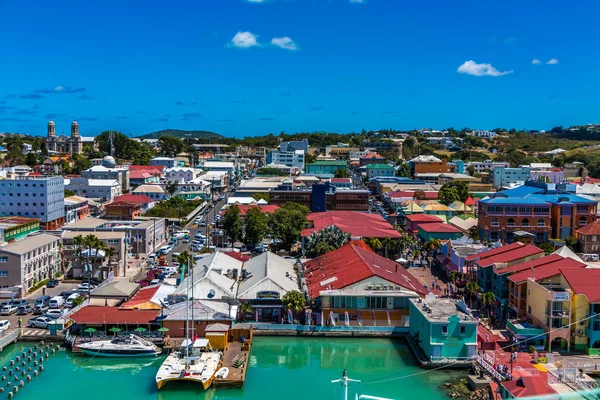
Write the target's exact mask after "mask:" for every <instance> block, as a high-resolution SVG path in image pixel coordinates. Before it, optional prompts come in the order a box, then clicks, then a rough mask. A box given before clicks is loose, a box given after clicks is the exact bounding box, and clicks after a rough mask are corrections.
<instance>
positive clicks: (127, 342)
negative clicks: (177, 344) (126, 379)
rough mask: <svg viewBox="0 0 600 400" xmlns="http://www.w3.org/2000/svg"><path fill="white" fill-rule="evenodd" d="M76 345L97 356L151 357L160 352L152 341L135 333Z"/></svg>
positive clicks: (84, 351)
mask: <svg viewBox="0 0 600 400" xmlns="http://www.w3.org/2000/svg"><path fill="white" fill-rule="evenodd" d="M77 347H78V348H79V349H80V350H81V351H82V352H83V353H84V354H88V355H91V356H98V357H153V356H157V355H159V354H160V353H161V350H160V349H159V348H158V347H156V346H155V345H154V344H153V343H152V342H149V341H147V340H144V339H142V338H141V337H139V336H136V335H129V336H128V337H118V338H115V339H112V340H96V341H93V342H89V343H82V344H80V345H77Z"/></svg>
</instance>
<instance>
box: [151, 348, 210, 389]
mask: <svg viewBox="0 0 600 400" xmlns="http://www.w3.org/2000/svg"><path fill="white" fill-rule="evenodd" d="M220 361H221V352H219V351H213V350H212V349H211V347H210V344H209V343H208V339H203V338H199V339H196V340H190V339H185V340H184V341H183V343H182V344H181V348H180V349H179V351H175V352H173V353H171V354H170V355H169V356H168V357H167V358H166V359H165V361H164V362H163V363H162V365H161V366H160V369H159V370H158V373H157V374H156V386H157V387H158V388H159V389H161V388H162V387H163V386H165V385H166V384H167V383H168V382H171V381H188V382H196V383H201V384H202V387H203V388H204V390H206V389H208V388H209V387H210V385H211V384H212V382H213V379H214V377H215V373H216V372H217V370H218V368H219V362H220Z"/></svg>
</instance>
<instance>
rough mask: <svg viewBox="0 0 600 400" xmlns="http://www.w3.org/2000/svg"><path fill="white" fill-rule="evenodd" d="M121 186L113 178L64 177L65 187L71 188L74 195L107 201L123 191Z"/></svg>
mask: <svg viewBox="0 0 600 400" xmlns="http://www.w3.org/2000/svg"><path fill="white" fill-rule="evenodd" d="M121 188H122V186H121V184H120V183H119V181H118V180H115V179H88V178H71V179H65V189H68V190H72V191H73V192H75V195H77V196H83V197H89V198H92V199H100V200H101V201H107V202H110V201H112V200H113V199H114V198H115V197H117V196H120V195H121V193H123V192H122V189H121Z"/></svg>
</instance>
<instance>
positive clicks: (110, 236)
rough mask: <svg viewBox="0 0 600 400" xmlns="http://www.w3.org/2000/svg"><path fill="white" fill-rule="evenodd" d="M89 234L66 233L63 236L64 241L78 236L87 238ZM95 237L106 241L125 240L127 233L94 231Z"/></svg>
mask: <svg viewBox="0 0 600 400" xmlns="http://www.w3.org/2000/svg"><path fill="white" fill-rule="evenodd" d="M87 234H88V232H79V231H65V232H64V233H63V235H62V238H63V240H65V239H73V238H74V237H76V236H85V235H87ZM93 235H94V236H96V237H97V238H98V239H100V240H104V239H125V231H94V233H93Z"/></svg>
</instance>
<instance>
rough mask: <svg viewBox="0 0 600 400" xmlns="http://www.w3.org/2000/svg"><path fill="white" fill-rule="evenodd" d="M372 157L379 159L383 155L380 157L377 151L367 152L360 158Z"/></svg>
mask: <svg viewBox="0 0 600 400" xmlns="http://www.w3.org/2000/svg"><path fill="white" fill-rule="evenodd" d="M373 158H376V159H380V158H383V157H381V156H380V155H379V154H377V153H369V154H366V155H365V156H364V157H361V160H364V159H373Z"/></svg>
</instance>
